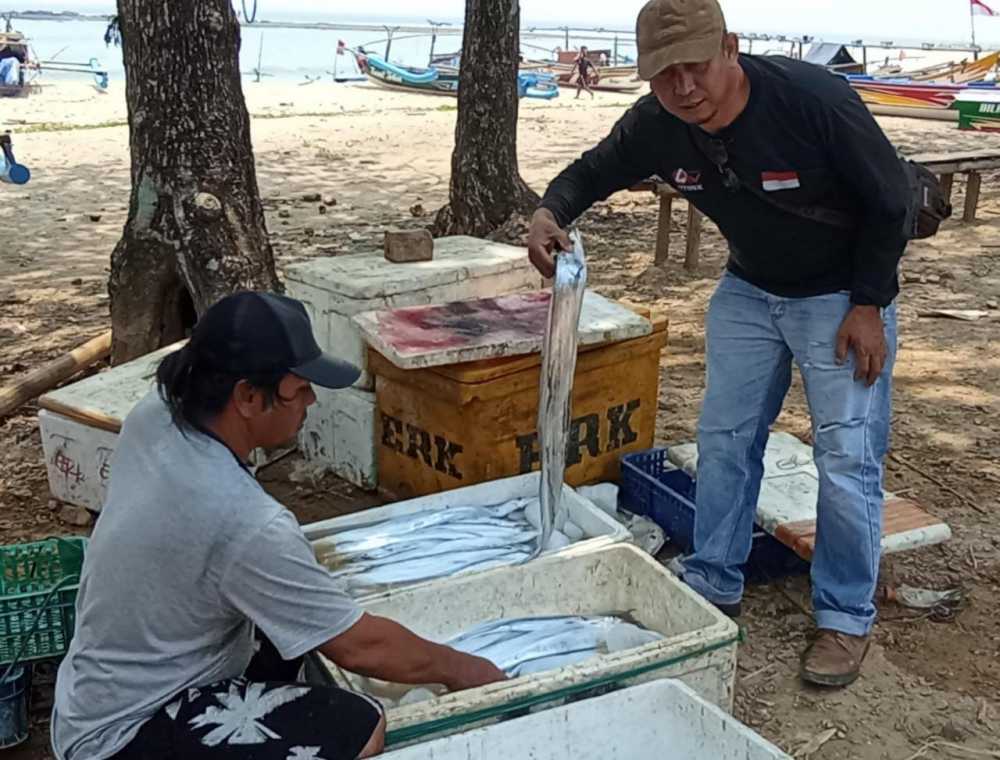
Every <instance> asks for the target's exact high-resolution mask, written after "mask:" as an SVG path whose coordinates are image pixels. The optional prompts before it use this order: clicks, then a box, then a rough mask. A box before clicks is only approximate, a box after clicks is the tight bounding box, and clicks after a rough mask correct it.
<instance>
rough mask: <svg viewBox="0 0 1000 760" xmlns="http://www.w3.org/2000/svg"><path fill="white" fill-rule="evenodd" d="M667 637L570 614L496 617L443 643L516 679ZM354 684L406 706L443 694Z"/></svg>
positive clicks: (437, 688)
mask: <svg viewBox="0 0 1000 760" xmlns="http://www.w3.org/2000/svg"><path fill="white" fill-rule="evenodd" d="M663 638H664V637H663V635H662V634H660V633H657V632H656V631H650V630H648V629H646V628H643V627H641V626H639V625H636V624H635V623H631V622H628V621H626V620H625V619H624V618H622V617H619V616H615V615H594V616H583V615H567V616H552V617H524V618H510V619H506V620H494V621H491V622H488V623H482V624H481V625H478V626H476V627H475V628H472V629H471V630H468V631H466V632H464V633H462V634H460V635H458V636H455V637H454V638H452V639H450V640H449V641H446V642H444V643H445V644H448V645H449V646H451V647H454V648H455V649H458V650H460V651H463V652H467V653H469V654H475V655H478V656H480V657H485V658H486V659H487V660H490V661H491V662H493V663H494V664H495V665H496V666H497V667H498V668H500V669H501V670H502V671H504V672H505V673H506V674H507V675H509V676H510V677H511V678H518V677H520V676H527V675H531V674H533V673H541V672H543V671H546V670H556V669H559V668H565V667H569V666H571V665H576V664H578V663H581V662H584V661H585V660H589V659H590V658H591V657H597V656H599V655H602V654H611V653H613V652H621V651H624V650H626V649H634V648H635V647H641V646H644V645H646V644H651V643H653V642H656V641H662V640H663ZM353 688H355V689H359V690H361V691H363V692H364V693H366V694H370V695H372V696H373V697H376V698H378V699H379V700H381V701H382V702H383V704H385V705H386V706H403V705H412V704H416V703H418V702H423V701H425V700H428V699H434V698H436V697H440V696H441V695H443V694H445V693H446V690H445V689H444V687H443V686H441V685H439V684H425V685H423V686H409V685H406V684H396V683H388V682H386V681H379V680H375V679H371V678H365V677H364V676H355V677H354V678H353Z"/></svg>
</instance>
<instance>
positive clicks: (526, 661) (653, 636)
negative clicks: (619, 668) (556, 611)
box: [446, 615, 663, 678]
mask: <svg viewBox="0 0 1000 760" xmlns="http://www.w3.org/2000/svg"><path fill="white" fill-rule="evenodd" d="M662 639H663V636H662V635H661V634H659V633H657V632H656V631H650V630H648V629H645V628H641V627H639V626H638V625H635V624H633V623H629V622H626V621H625V620H623V619H622V618H620V617H615V616H610V615H609V616H599V617H584V616H565V617H532V618H515V619H510V620H495V621H491V622H488V623H483V624H482V625H479V626H477V627H475V628H473V629H472V630H470V631H466V632H465V633H463V634H461V635H459V636H456V637H455V638H453V639H451V640H450V641H448V642H446V643H447V644H448V645H449V646H451V647H454V648H455V649H458V650H461V651H463V652H467V653H469V654H475V655H479V656H480V657H485V658H486V659H487V660H490V661H491V662H492V663H494V664H495V665H496V666H497V667H498V668H500V669H501V670H502V671H504V672H505V673H506V674H507V675H509V676H511V677H512V678H516V677H518V676H525V675H528V674H530V673H540V672H542V671H544V670H555V669H557V668H564V667H567V666H569V665H576V664H577V663H579V662H583V661H584V660H588V659H590V658H591V657H594V656H596V655H600V654H609V653H611V652H620V651H622V650H625V649H632V648H634V647H639V646H643V645H644V644H650V643H652V642H654V641H660V640H662Z"/></svg>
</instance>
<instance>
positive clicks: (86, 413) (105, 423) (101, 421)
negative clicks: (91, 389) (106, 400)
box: [38, 396, 122, 433]
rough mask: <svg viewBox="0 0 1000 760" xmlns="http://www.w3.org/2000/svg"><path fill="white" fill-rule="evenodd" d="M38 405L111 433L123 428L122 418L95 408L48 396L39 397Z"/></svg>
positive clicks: (118, 431)
mask: <svg viewBox="0 0 1000 760" xmlns="http://www.w3.org/2000/svg"><path fill="white" fill-rule="evenodd" d="M38 406H39V407H41V408H42V409H46V410H48V411H50V412H55V413H56V414H61V415H62V416H63V417H66V418H68V419H71V420H73V421H74V422H79V423H81V424H83V425H86V426H87V427H94V428H98V429H100V430H107V431H108V432H109V433H120V432H121V429H122V420H120V419H118V418H117V417H111V416H109V415H107V414H103V413H101V412H98V411H95V410H93V409H81V408H80V407H78V406H73V405H71V404H65V403H63V402H61V401H57V400H56V399H53V398H49V397H46V396H43V397H42V398H41V399H39V402H38Z"/></svg>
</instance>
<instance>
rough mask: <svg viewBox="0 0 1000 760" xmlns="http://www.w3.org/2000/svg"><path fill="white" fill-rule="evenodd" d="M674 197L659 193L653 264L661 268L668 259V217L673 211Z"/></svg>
mask: <svg viewBox="0 0 1000 760" xmlns="http://www.w3.org/2000/svg"><path fill="white" fill-rule="evenodd" d="M673 206H674V197H673V195H668V194H667V193H660V215H659V218H658V219H657V226H656V255H655V256H654V258H653V263H654V264H656V265H657V266H661V265H663V264H666V263H667V259H668V258H669V257H670V215H671V212H672V211H673Z"/></svg>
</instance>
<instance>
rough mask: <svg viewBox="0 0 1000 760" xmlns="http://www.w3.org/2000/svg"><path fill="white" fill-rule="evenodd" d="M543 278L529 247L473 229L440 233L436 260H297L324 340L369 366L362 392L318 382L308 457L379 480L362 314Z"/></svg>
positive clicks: (291, 291)
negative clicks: (326, 388) (323, 387)
mask: <svg viewBox="0 0 1000 760" xmlns="http://www.w3.org/2000/svg"><path fill="white" fill-rule="evenodd" d="M541 282H542V280H541V276H540V275H539V274H538V272H537V271H535V269H534V267H532V266H531V264H530V262H529V261H528V257H527V255H526V254H525V251H524V249H523V248H519V247H516V246H512V245H504V244H503V243H492V242H490V241H487V240H479V239H478V238H473V237H466V236H455V237H444V238H438V239H437V240H435V241H434V258H433V260H431V261H419V262H412V263H409V264H395V263H393V262H391V261H387V260H386V259H385V257H384V256H383V255H382V253H381V252H378V253H375V252H372V253H363V254H352V255H348V256H336V257H330V258H319V259H312V260H310V261H307V262H303V263H301V264H296V265H294V266H291V267H289V268H288V269H287V270H286V271H285V286H286V289H287V292H288V295H290V296H292V297H294V298H297V299H299V300H300V301H302V302H303V303H304V304H305V306H306V310H307V311H308V312H309V317H310V319H311V320H312V323H313V332H314V333H315V334H316V340H317V341H318V342H319V344H320V346H321V347H322V348H323V350H325V351H328V352H329V353H331V354H332V355H333V356H336V357H338V358H341V359H345V360H346V361H349V362H351V363H352V364H355V365H357V366H358V367H361V369H362V370H363V371H362V374H361V377H360V379H359V380H358V382H357V383H355V387H354V391H355V393H354V394H348V393H340V395H337V393H336V392H320V389H317V403H316V404H315V405H313V406H312V407H311V408H310V410H309V413H308V415H307V417H306V423H305V425H304V427H303V429H302V432H301V434H300V436H299V443H300V447H301V448H302V450H303V452H304V453H305V456H306V458H307V459H308V460H310V461H312V462H314V463H315V465H316V466H317V467H319V468H321V469H332V470H333V471H334V472H336V473H337V474H338V475H340V476H341V477H343V478H344V479H346V480H348V481H350V482H351V483H354V484H355V485H357V486H360V487H362V488H374V487H375V486H376V485H377V483H378V473H377V471H376V465H375V458H374V446H375V394H374V392H373V391H374V381H373V379H372V377H371V375H370V374H368V372H367V369H366V368H367V364H368V356H367V351H368V347H367V344H366V343H365V340H364V338H363V337H362V335H361V332H360V330H359V329H358V328H357V326H356V325H355V324H354V323H353V322H352V317H354V316H355V315H356V314H359V313H361V312H364V311H372V310H376V309H391V308H396V307H399V306H422V305H427V304H433V303H447V302H448V301H458V300H463V299H468V298H482V297H486V296H495V295H503V294H506V293H514V292H518V291H523V290H537V289H538V288H539V287H540V286H541ZM341 404H343V405H344V408H343V409H341ZM341 423H343V426H342V425H341ZM369 439H370V442H369ZM338 441H339V442H340V444H341V445H340V446H338V445H336V443H337V442H338ZM369 449H370V450H371V453H370V454H369Z"/></svg>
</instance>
